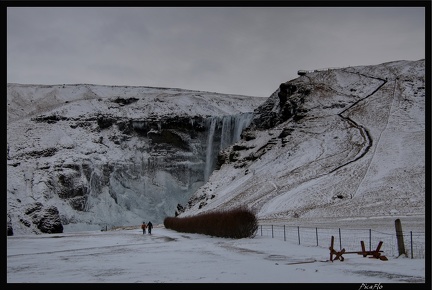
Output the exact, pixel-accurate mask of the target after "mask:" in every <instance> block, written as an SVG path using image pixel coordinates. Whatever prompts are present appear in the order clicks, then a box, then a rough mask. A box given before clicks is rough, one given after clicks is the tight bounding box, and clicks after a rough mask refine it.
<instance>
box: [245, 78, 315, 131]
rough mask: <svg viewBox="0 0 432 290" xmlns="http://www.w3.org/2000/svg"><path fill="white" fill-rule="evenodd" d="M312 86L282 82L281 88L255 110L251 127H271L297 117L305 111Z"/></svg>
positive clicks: (260, 128)
mask: <svg viewBox="0 0 432 290" xmlns="http://www.w3.org/2000/svg"><path fill="white" fill-rule="evenodd" d="M311 88H312V87H309V86H308V85H305V84H302V86H300V87H299V86H298V85H295V84H291V83H288V82H287V83H282V84H280V86H279V90H278V91H277V92H275V93H273V95H272V96H270V98H268V99H267V100H266V101H265V102H264V103H263V104H262V105H261V106H259V107H258V108H256V109H255V110H254V114H255V117H254V119H253V120H252V124H251V125H250V126H249V127H250V128H249V129H251V130H255V129H257V130H265V129H270V128H273V127H275V126H276V125H278V124H281V123H283V122H285V121H287V120H288V119H289V118H296V116H297V115H298V114H299V113H300V112H304V110H302V104H304V100H305V98H306V97H307V96H308V95H309V94H310V92H311ZM276 95H277V98H276ZM245 134H247V133H245Z"/></svg>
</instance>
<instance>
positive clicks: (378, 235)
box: [257, 225, 426, 259]
mask: <svg viewBox="0 0 432 290" xmlns="http://www.w3.org/2000/svg"><path fill="white" fill-rule="evenodd" d="M257 235H260V236H271V237H272V238H275V239H282V240H284V241H286V242H291V243H296V244H299V245H304V246H316V247H322V248H329V246H330V242H331V237H332V236H333V237H334V248H335V249H338V248H339V249H343V248H344V249H345V250H346V251H347V252H357V251H360V250H361V241H363V242H364V244H365V247H366V250H369V251H373V250H375V249H376V247H377V246H378V244H379V242H380V241H382V242H383V244H382V246H381V250H382V251H383V254H384V255H386V256H387V257H398V256H400V254H399V247H400V245H398V237H397V234H396V232H393V233H384V232H380V231H375V230H372V229H343V230H342V229H340V228H338V229H328V228H322V229H318V228H312V227H298V226H297V227H295V226H285V225H259V226H258V231H257ZM398 235H399V236H400V238H402V237H403V246H404V252H403V253H404V254H405V255H406V256H407V257H409V258H411V259H425V256H426V246H425V245H426V236H425V233H424V232H412V231H410V232H409V233H399V234H398ZM368 248H369V249H368Z"/></svg>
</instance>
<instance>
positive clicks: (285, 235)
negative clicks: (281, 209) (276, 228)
mask: <svg viewBox="0 0 432 290" xmlns="http://www.w3.org/2000/svg"><path fill="white" fill-rule="evenodd" d="M284 242H286V234H285V225H284Z"/></svg>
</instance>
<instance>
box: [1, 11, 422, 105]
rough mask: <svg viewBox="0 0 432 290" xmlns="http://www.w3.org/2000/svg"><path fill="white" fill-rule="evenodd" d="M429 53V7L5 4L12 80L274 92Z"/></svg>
mask: <svg viewBox="0 0 432 290" xmlns="http://www.w3.org/2000/svg"><path fill="white" fill-rule="evenodd" d="M423 58H425V8H424V7H399V8H397V7H370V8H366V7H364V8H363V7H336V8H334V7H332V8H330V7H328V8H327V7H307V8H301V7H274V8H272V7H239V8H235V7H226V8H225V7H176V8H175V7H172V8H170V7H140V8H136V7H135V8H134V7H132V8H127V7H112V8H109V7H94V8H91V7H82V8H78V7H76V8H70V7H69V8H66V7H54V8H45V7H33V8H26V7H8V8H7V81H8V83H21V84H78V83H86V84H100V85H131V86H132V85H133V86H151V87H171V88H182V89H190V90H200V91H210V92H218V93H226V94H241V95H249V96H259V97H269V96H270V95H271V94H272V93H273V92H274V91H276V90H277V89H278V87H279V85H280V83H282V82H286V81H288V80H291V79H294V78H296V77H297V71H298V70H299V69H307V70H312V69H319V68H327V67H347V66H357V65H375V64H380V63H384V62H388V61H394V60H419V59H423Z"/></svg>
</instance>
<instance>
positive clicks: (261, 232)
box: [261, 225, 262, 237]
mask: <svg viewBox="0 0 432 290" xmlns="http://www.w3.org/2000/svg"><path fill="white" fill-rule="evenodd" d="M261 237H262V225H261Z"/></svg>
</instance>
